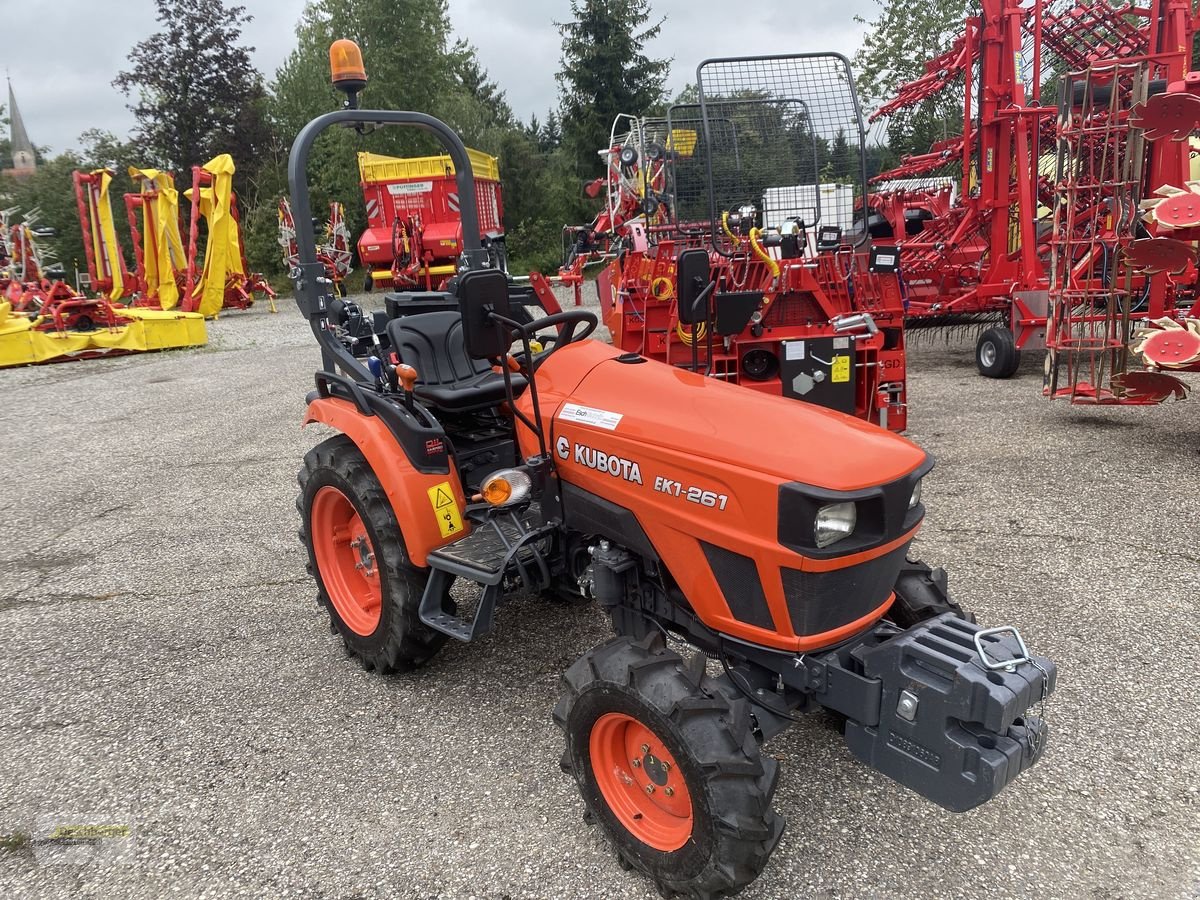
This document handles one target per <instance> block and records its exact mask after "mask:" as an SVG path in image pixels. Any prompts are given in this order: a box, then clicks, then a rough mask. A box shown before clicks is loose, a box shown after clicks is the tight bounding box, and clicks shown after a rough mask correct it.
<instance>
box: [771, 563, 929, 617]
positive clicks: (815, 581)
mask: <svg viewBox="0 0 1200 900" xmlns="http://www.w3.org/2000/svg"><path fill="white" fill-rule="evenodd" d="M911 543H912V542H911V541H905V542H904V543H903V544H902V545H901V546H899V547H897V548H896V549H895V550H892V551H891V552H889V553H885V554H884V555H883V556H879V557H876V558H875V559H872V560H868V561H867V562H862V563H858V564H856V565H851V566H847V567H846V568H844V569H832V570H831V571H828V572H802V571H801V570H800V569H790V568H784V569H783V572H782V574H783V593H784V596H785V597H786V598H787V605H788V612H789V614H790V615H791V617H792V630H793V631H795V632H796V634H798V635H802V636H805V635H813V634H822V633H824V632H826V631H832V630H833V629H835V628H841V627H842V626H843V625H849V624H850V623H851V622H854V621H856V620H858V619H861V618H862V617H863V616H865V615H867V614H868V613H870V612H871V611H872V610H874V609H878V608H879V607H880V606H882V605H883V602H884V601H885V600H887V598H888V594H890V593H891V592H892V589H893V587H894V586H895V584H896V576H897V575H899V574H900V567H901V566H902V565H904V559H905V554H906V553H907V552H908V545H909V544H911Z"/></svg>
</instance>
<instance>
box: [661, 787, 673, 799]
mask: <svg viewBox="0 0 1200 900" xmlns="http://www.w3.org/2000/svg"><path fill="white" fill-rule="evenodd" d="M663 793H664V794H666V795H667V796H668V797H674V796H675V788H673V787H667V788H663Z"/></svg>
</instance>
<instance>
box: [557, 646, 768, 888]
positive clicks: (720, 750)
mask: <svg viewBox="0 0 1200 900" xmlns="http://www.w3.org/2000/svg"><path fill="white" fill-rule="evenodd" d="M704 661H705V658H704V656H703V655H702V654H699V653H698V654H696V656H695V657H694V658H693V659H692V660H691V661H690V662H685V661H684V660H683V658H682V657H681V656H679V654H677V653H674V652H672V651H670V650H668V649H666V648H665V647H664V645H663V641H662V638H661V637H660V636H659V635H658V634H657V633H655V634H651V635H649V636H647V637H645V638H643V639H641V640H638V641H634V640H633V639H632V638H630V637H627V636H622V637H617V638H614V639H612V640H610V641H608V642H607V643H605V644H602V645H600V646H599V647H596V648H594V649H592V650H590V651H588V652H587V653H585V654H584V655H583V656H582V657H580V658H579V659H578V660H577V661H576V662H575V663H574V664H573V665H572V666H571V667H570V668H569V669H567V671H566V672H565V673H564V675H563V680H562V683H563V695H562V698H561V699H560V700H559V702H558V705H557V706H556V707H555V709H554V721H555V723H556V724H557V725H558V726H559V727H560V728H562V729H563V732H564V733H565V735H566V750H565V752H564V753H563V758H562V768H563V771H565V772H567V773H569V774H571V775H572V776H573V777H574V778H575V781H576V783H577V784H578V786H579V790H580V792H581V793H582V794H583V799H584V803H585V804H586V806H587V811H588V812H587V814H586V815H585V818H590V820H592V821H595V822H599V823H600V824H601V825H602V826H603V827H604V829H605V830H606V831H607V832H608V835H609V837H610V838H611V839H612V841H613V843H614V845H615V847H616V851H617V858H618V862H619V863H620V865H621V866H622V867H623V868H635V869H638V870H639V871H641V872H643V873H644V874H646V875H647V876H649V877H650V878H651V879H653V880H654V882H655V883H656V885H657V887H658V890H659V892H660V893H661V894H662V895H663V896H665V897H671V896H675V895H683V896H685V897H697V898H712V897H722V896H729V895H732V894H736V893H737V892H738V891H740V890H741V889H742V888H744V887H745V886H746V885H748V884H749V883H750V882H752V881H753V880H754V879H755V878H757V877H758V875H759V873H760V872H762V870H763V868H764V866H766V864H767V860H768V859H769V858H770V856H771V852H772V851H773V850H774V849H775V846H776V844H778V842H779V837H780V835H781V834H782V833H783V819H782V818H781V817H780V816H778V815H777V814H776V813H775V811H774V810H773V809H772V808H771V798H772V796H773V795H774V793H775V783H776V779H777V778H778V774H779V764H778V763H777V762H776V761H775V760H774V759H772V758H770V757H764V756H763V755H762V753H761V751H760V749H759V745H758V742H757V741H756V740H755V737H754V732H753V728H752V725H751V718H750V708H749V704H748V702H747V701H746V700H744V699H742V698H730V697H728V696H726V695H725V694H723V693H722V692H721V691H720V690H719V688H718V687H717V685H716V683H715V682H714V681H713V680H712V679H711V678H709V677H708V676H707V675H706V674H705V671H704ZM614 717H615V718H616V719H618V720H624V719H631V720H634V724H633V725H632V727H633V728H640V729H642V730H643V731H639V732H637V733H644V731H645V730H648V731H649V732H650V733H651V738H652V739H653V740H654V741H657V742H658V743H660V744H661V746H662V748H663V749H662V750H660V751H659V752H660V753H662V754H663V759H666V758H668V757H672V758H673V763H674V768H672V766H671V765H668V766H667V770H668V771H667V774H665V775H664V774H662V772H661V769H655V768H654V767H655V766H661V762H659V761H656V760H655V758H654V756H653V755H647V756H646V757H645V758H644V759H645V762H642V761H641V760H640V759H639V762H638V763H633V762H632V760H629V761H628V762H626V763H625V764H626V765H628V769H627V770H625V769H624V768H622V769H621V770H620V771H619V772H613V773H612V775H611V776H608V777H609V778H613V779H620V780H619V781H616V782H614V781H608V784H609V788H608V789H609V790H619V788H620V785H622V784H625V785H632V786H633V787H632V791H631V794H630V795H629V796H630V797H641V796H643V794H642V787H641V783H640V782H641V781H646V782H647V783H646V785H645V788H646V789H649V788H650V787H651V784H650V779H651V778H652V777H654V778H655V781H656V783H658V784H659V785H663V781H658V780H657V777H658V776H661V777H662V778H663V779H664V781H666V779H667V778H668V776H669V778H670V779H672V780H674V779H678V780H679V781H680V782H681V786H682V787H685V788H686V793H685V794H684V796H686V797H687V799H688V800H690V803H691V807H690V816H691V818H690V821H689V820H687V819H681V820H676V821H682V822H683V823H684V824H683V825H682V832H681V834H682V835H685V836H686V837H680V838H678V840H681V841H682V843H681V844H680V845H679V846H677V847H676V848H675V849H666V850H664V849H656V848H655V847H654V846H651V845H650V844H649V843H647V842H646V841H645V840H643V837H644V835H641V836H640V835H638V834H635V833H634V832H633V831H631V830H630V827H629V826H627V825H626V824H623V823H622V821H621V818H620V817H619V814H618V813H617V812H614V809H613V807H612V806H610V803H609V801H608V800H607V799H606V797H605V794H604V792H603V790H604V789H602V787H601V785H600V781H599V780H598V777H597V772H596V765H600V766H601V767H602V768H603V763H598V764H593V761H592V755H593V743H594V742H595V741H594V737H593V728H594V727H595V726H597V725H600V728H601V730H602V731H603V729H604V725H603V724H601V723H602V720H605V719H609V720H611V719H612V718H614ZM628 739H629V738H627V740H628ZM598 746H599V747H601V748H603V746H604V741H603V740H601V742H600V743H599V744H598ZM646 747H647V745H645V744H643V745H641V750H646ZM600 752H601V753H602V754H603V750H601V751H600ZM634 752H641V751H634ZM623 762H625V761H624V760H623ZM602 777H603V776H602ZM630 777H636V778H639V779H640V781H636V782H632V781H629V780H628V778H630ZM671 783H672V782H671V781H667V783H666V785H665V786H660V787H659V789H658V790H659V792H660V794H659V798H660V801H661V802H663V803H670V802H678V800H675V801H670V800H666V799H663V794H664V793H665V792H666V791H667V788H668V787H670V786H671ZM613 784H616V785H617V787H616V788H614V787H613V786H612V785H613ZM673 790H674V791H675V792H680V788H673ZM666 796H673V795H672V794H667V795H666ZM618 802H620V801H618ZM627 802H631V803H635V804H636V803H637V801H634V800H630V801H627ZM651 802H652V801H651V800H650V799H649V798H647V799H646V800H645V803H646V804H649V803H651ZM634 808H636V806H635V807H634ZM653 813H654V810H653V809H649V811H648V812H647V813H646V818H647V819H649V818H652V817H653V816H652V814H653ZM625 814H626V815H627V816H628V814H629V812H628V808H627V809H626V813H625ZM632 818H633V819H634V820H640V819H642V818H643V815H642V813H641V812H638V813H636V814H635V815H633V817H632ZM689 829H690V831H689Z"/></svg>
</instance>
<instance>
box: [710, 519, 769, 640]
mask: <svg viewBox="0 0 1200 900" xmlns="http://www.w3.org/2000/svg"><path fill="white" fill-rule="evenodd" d="M700 546H701V547H703V548H704V555H705V557H706V558H707V559H708V564H709V565H710V566H711V567H712V570H713V575H714V576H715V577H716V579H717V584H718V585H719V586H720V588H721V593H722V594H724V595H725V602H726V603H727V604H728V605H729V611H730V612H731V613H733V617H734V618H735V619H737V620H738V621H739V622H745V623H747V624H748V625H757V626H758V627H759V628H767V629H770V630H771V631H775V620H774V619H772V618H771V610H770V608H769V607H768V606H767V598H766V595H765V594H764V593H763V586H762V580H761V579H760V578H759V577H758V566H756V565H755V564H754V560H752V559H751V558H750V557H748V556H742V554H740V553H734V552H733V551H732V550H726V549H725V548H723V547H717V546H715V545H714V544H710V543H708V542H707V541H701V542H700Z"/></svg>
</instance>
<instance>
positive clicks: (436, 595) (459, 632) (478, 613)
mask: <svg viewBox="0 0 1200 900" xmlns="http://www.w3.org/2000/svg"><path fill="white" fill-rule="evenodd" d="M453 583H454V576H453V575H451V574H450V573H449V572H446V571H443V570H440V569H434V570H433V572H432V574H430V576H429V581H428V582H427V583H426V585H425V593H424V594H422V595H421V606H420V607H419V609H418V610H417V615H418V616H420V619H421V621H422V622H423V623H424V624H425V625H428V626H429V627H430V628H432V629H433V630H434V631H440V632H441V633H442V634H448V635H450V637H452V638H454V639H455V640H457V641H463V642H466V641H470V640H472V639H474V638H476V637H482V636H483V635H485V634H487V633H488V632H489V631H491V630H492V619H493V618H494V616H495V613H496V598H497V596H499V594H500V585H499V584H489V585H486V586H485V587H484V589H483V593H482V594H481V595H480V597H479V605H478V606H477V607H476V609H475V615H474V617H473V618H472V619H471V621H469V622H468V621H467V620H466V619H461V618H459V617H458V616H456V615H455V614H454V613H452V612H449V611H447V610H446V608H445V607H444V606H443V605H442V597H444V596H445V594H446V591H447V589H448V588H449V587H450V585H452V584H453Z"/></svg>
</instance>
